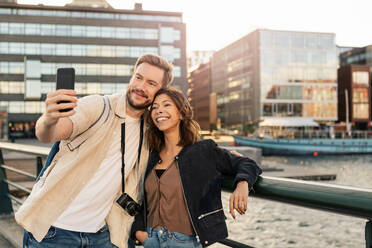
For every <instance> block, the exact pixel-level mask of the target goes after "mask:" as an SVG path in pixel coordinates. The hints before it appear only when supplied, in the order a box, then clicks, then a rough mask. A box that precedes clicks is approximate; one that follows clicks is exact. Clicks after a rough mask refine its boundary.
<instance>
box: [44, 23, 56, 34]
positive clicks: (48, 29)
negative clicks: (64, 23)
mask: <svg viewBox="0 0 372 248" xmlns="http://www.w3.org/2000/svg"><path fill="white" fill-rule="evenodd" d="M55 31H56V30H55V25H53V24H41V35H45V36H54V35H56V34H55Z"/></svg>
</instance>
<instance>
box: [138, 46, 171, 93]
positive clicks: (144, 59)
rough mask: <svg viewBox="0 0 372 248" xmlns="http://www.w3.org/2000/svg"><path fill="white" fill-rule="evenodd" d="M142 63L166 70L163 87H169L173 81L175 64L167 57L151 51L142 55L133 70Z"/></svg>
mask: <svg viewBox="0 0 372 248" xmlns="http://www.w3.org/2000/svg"><path fill="white" fill-rule="evenodd" d="M142 63H148V64H150V65H153V66H156V67H158V68H160V69H162V70H164V76H163V82H162V88H166V87H168V86H169V85H170V84H171V83H172V81H173V65H172V64H171V63H169V62H168V61H167V60H166V59H165V58H163V57H161V56H159V55H156V54H151V53H146V54H143V55H141V56H140V57H139V58H138V59H137V62H136V64H135V65H134V69H133V71H136V69H137V67H138V66H139V65H140V64H142Z"/></svg>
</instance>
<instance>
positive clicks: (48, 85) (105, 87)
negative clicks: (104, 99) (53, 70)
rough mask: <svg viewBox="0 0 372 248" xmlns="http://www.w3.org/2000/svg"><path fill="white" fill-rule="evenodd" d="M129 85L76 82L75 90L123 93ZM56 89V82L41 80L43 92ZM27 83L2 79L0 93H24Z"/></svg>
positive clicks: (84, 92)
mask: <svg viewBox="0 0 372 248" xmlns="http://www.w3.org/2000/svg"><path fill="white" fill-rule="evenodd" d="M127 87H128V84H127V83H99V82H87V83H75V90H76V91H77V93H78V94H79V95H91V94H104V95H110V94H115V93H121V92H123V91H124V90H125V89H126V88H127ZM55 90H56V83H55V82H41V94H48V93H49V92H52V91H55ZM24 93H25V83H24V82H17V81H0V94H24Z"/></svg>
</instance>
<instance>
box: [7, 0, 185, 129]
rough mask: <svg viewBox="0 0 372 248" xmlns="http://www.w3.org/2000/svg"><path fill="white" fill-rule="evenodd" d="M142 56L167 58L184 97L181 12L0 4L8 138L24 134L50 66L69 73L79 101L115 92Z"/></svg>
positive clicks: (49, 85) (49, 84) (52, 74)
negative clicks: (73, 79)
mask: <svg viewBox="0 0 372 248" xmlns="http://www.w3.org/2000/svg"><path fill="white" fill-rule="evenodd" d="M85 2H86V3H88V2H89V1H85ZM107 5H108V4H107ZM108 6H109V5H108ZM143 53H154V54H159V55H161V56H163V57H165V58H166V59H168V60H169V61H171V62H172V63H173V64H174V74H175V80H174V83H173V85H174V86H175V87H177V88H179V89H181V90H182V91H183V92H185V93H186V90H187V68H186V26H185V24H184V23H183V22H182V13H177V12H160V11H144V10H142V8H141V6H140V5H136V8H135V9H133V10H118V9H113V8H111V7H107V8H103V7H98V8H97V7H94V6H89V5H87V6H81V5H80V6H79V5H76V4H75V5H74V2H73V3H72V4H70V5H66V6H63V7H57V6H53V7H51V6H42V5H37V6H32V5H19V4H16V3H11V2H9V3H8V2H4V1H0V108H1V109H6V110H7V113H8V122H9V135H10V136H12V132H13V133H14V136H16V134H15V133H17V132H21V133H23V134H24V135H25V136H28V134H32V132H33V130H32V128H33V126H34V124H35V121H36V120H37V118H38V117H39V116H40V114H41V113H42V112H43V111H44V108H45V106H44V102H43V101H44V99H45V96H46V94H47V93H48V92H51V91H53V90H55V87H56V86H55V82H56V71H57V69H58V68H62V67H73V68H75V74H76V84H75V89H76V90H77V93H78V94H79V95H80V96H83V95H88V94H113V93H120V92H123V90H125V88H126V87H127V86H128V83H129V80H130V76H131V71H132V69H133V65H134V64H135V62H136V59H137V58H138V57H139V56H140V55H141V54H143ZM26 129H27V130H30V132H26V131H25V130H26ZM19 135H20V136H22V134H19Z"/></svg>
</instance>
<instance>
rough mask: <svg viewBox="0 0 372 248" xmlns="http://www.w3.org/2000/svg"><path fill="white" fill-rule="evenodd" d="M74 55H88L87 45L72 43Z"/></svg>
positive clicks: (72, 53)
mask: <svg viewBox="0 0 372 248" xmlns="http://www.w3.org/2000/svg"><path fill="white" fill-rule="evenodd" d="M71 55H72V56H86V46H84V45H74V44H73V45H71Z"/></svg>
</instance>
